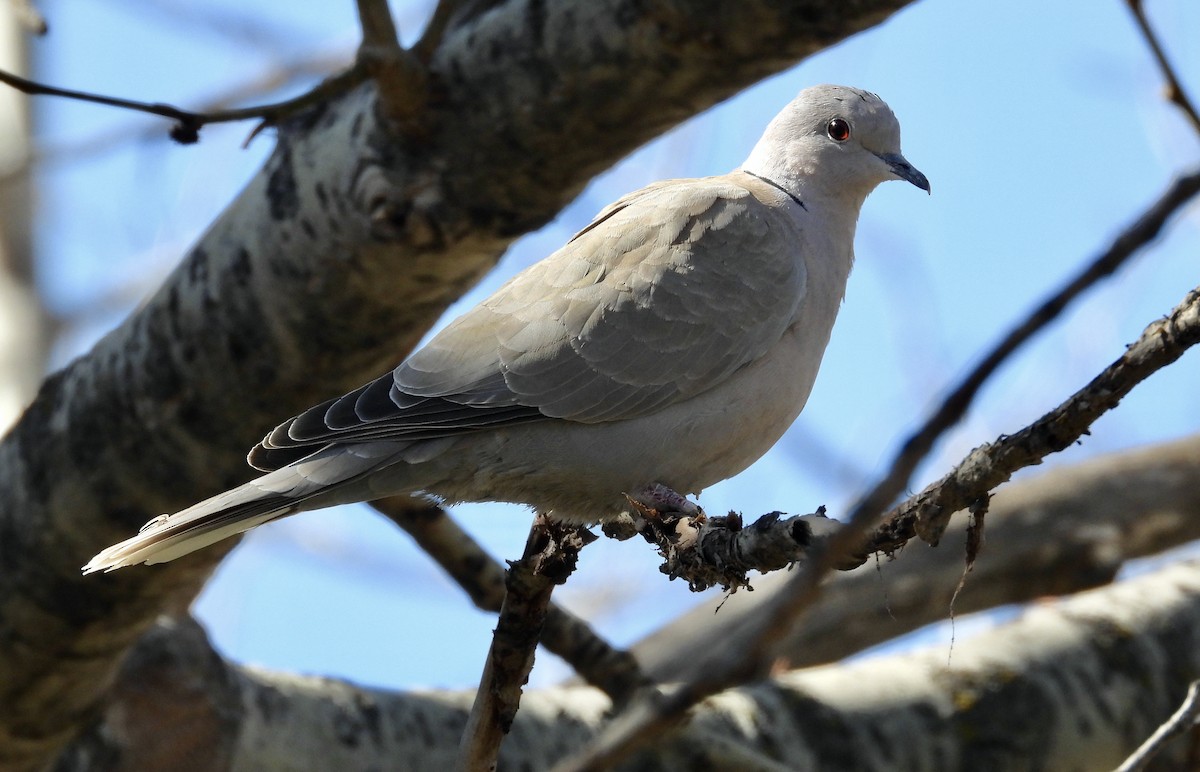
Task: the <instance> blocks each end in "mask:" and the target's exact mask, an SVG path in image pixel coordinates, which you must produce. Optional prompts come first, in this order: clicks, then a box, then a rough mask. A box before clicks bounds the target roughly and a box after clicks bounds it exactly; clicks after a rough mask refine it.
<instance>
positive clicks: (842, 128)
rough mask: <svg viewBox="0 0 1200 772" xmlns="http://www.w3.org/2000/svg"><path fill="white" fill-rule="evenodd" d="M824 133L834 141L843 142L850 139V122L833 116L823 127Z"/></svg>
mask: <svg viewBox="0 0 1200 772" xmlns="http://www.w3.org/2000/svg"><path fill="white" fill-rule="evenodd" d="M825 133H826V134H828V135H829V138H830V139H832V140H833V141H834V142H845V141H846V140H848V139H850V124H849V123H847V122H846V121H845V120H844V119H842V118H834V119H833V120H832V121H830V122H829V125H828V126H826V127H825Z"/></svg>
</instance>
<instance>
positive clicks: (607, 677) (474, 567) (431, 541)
mask: <svg viewBox="0 0 1200 772" xmlns="http://www.w3.org/2000/svg"><path fill="white" fill-rule="evenodd" d="M371 505H372V506H373V507H375V509H376V510H378V511H379V512H380V513H381V514H383V515H384V516H385V517H387V518H388V519H389V520H391V521H392V522H393V523H395V524H396V525H398V526H400V527H401V528H403V529H404V530H405V531H407V532H408V534H409V535H410V536H412V538H413V540H414V541H416V543H417V545H418V546H420V547H421V549H423V550H424V551H425V552H426V553H427V554H428V555H429V556H430V557H432V558H433V559H434V561H436V562H437V564H438V565H439V566H441V567H442V569H443V570H444V571H445V572H446V573H447V574H448V575H449V576H450V578H451V579H453V580H454V581H455V582H457V583H458V585H459V586H460V587H462V589H463V590H464V591H465V592H466V593H467V595H468V596H469V597H470V598H471V601H472V602H473V603H474V604H475V605H476V606H477V607H479V608H480V609H482V610H484V611H491V612H499V611H500V607H501V605H502V604H503V602H504V569H503V568H501V567H500V564H499V563H497V562H496V561H495V560H493V559H492V557H491V556H490V555H488V553H487V551H486V550H484V549H483V547H481V546H480V545H479V543H478V542H477V541H475V540H474V539H473V538H472V537H471V535H470V534H468V533H467V532H466V531H464V530H463V529H462V528H461V527H459V525H458V524H457V523H456V522H454V520H453V519H452V518H451V517H450V516H449V515H447V514H446V512H445V510H443V509H442V508H441V507H438V506H436V505H434V504H429V503H426V502H422V501H420V500H417V499H413V498H411V497H408V496H395V497H392V498H388V499H380V500H379V501H375V502H372V504H371ZM540 643H541V644H542V645H543V646H545V647H546V650H547V651H549V652H551V653H553V654H555V655H557V656H559V657H562V659H563V660H564V661H566V662H567V664H569V665H570V666H571V667H572V668H574V669H575V672H576V673H578V674H579V676H580V677H581V678H583V679H584V680H585V681H587V682H588V683H589V684H591V685H592V686H595V687H596V688H597V689H600V690H601V691H603V692H604V693H605V694H607V695H608V696H609V698H611V699H612V701H613V704H614V705H622V704H624V703H625V702H626V701H628V699H629V698H630V697H632V696H633V694H634V693H635V692H636V691H637V690H638V689H641V688H643V687H645V686H648V685H650V683H651V682H650V679H648V678H647V677H646V676H645V674H644V673H642V671H641V668H640V667H639V666H638V664H637V660H635V659H634V658H633V656H632V655H631V654H630V653H629V652H627V651H625V650H623V649H618V648H615V647H613V646H612V645H611V644H609V643H608V642H607V641H605V640H604V639H603V638H601V637H600V636H599V635H597V634H596V632H595V631H593V630H592V628H591V626H589V625H588V623H587V622H585V621H583V620H582V619H580V618H579V617H577V616H575V615H574V614H572V613H571V612H569V611H567V610H566V609H564V608H562V607H561V606H558V605H556V604H554V603H551V604H550V608H549V609H548V610H547V612H546V623H545V625H544V627H543V628H542V637H541V641H540Z"/></svg>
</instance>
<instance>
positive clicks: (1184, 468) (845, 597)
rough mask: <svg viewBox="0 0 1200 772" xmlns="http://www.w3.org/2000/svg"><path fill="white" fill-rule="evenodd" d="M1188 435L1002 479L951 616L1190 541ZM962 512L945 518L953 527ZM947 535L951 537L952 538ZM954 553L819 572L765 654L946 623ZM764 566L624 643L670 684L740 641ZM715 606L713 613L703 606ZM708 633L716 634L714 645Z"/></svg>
mask: <svg viewBox="0 0 1200 772" xmlns="http://www.w3.org/2000/svg"><path fill="white" fill-rule="evenodd" d="M1197 479H1200V434H1196V435H1192V436H1191V437H1186V438H1184V439H1182V440H1177V441H1175V442H1170V443H1165V444H1162V445H1155V446H1151V447H1148V448H1140V449H1138V450H1134V451H1124V452H1121V453H1113V454H1109V455H1106V456H1101V457H1097V458H1091V459H1088V460H1086V461H1083V462H1081V463H1078V464H1073V465H1070V466H1060V467H1057V468H1055V469H1053V470H1051V471H1048V472H1044V473H1042V474H1040V475H1036V476H1031V477H1027V478H1025V479H1022V480H1018V481H1013V482H1011V483H1009V484H1008V485H1004V486H1002V487H1001V488H1000V489H999V490H997V491H996V493H995V495H994V496H993V497H992V500H991V504H990V506H989V509H988V516H987V528H988V540H989V543H990V544H991V545H994V548H992V549H986V550H984V551H983V553H982V554H981V555H980V557H979V561H978V562H977V563H976V565H975V567H974V569H973V571H972V575H971V576H972V578H971V581H969V582H968V583H967V584H966V586H965V587H964V588H963V590H962V592H961V594H960V595H959V596H958V599H957V601H956V602H955V612H956V613H957V614H964V613H968V612H972V611H982V610H984V609H989V608H993V607H995V606H999V605H1003V604H1007V603H1024V602H1029V601H1033V600H1035V599H1042V598H1045V597H1047V596H1052V595H1064V594H1068V593H1075V592H1079V591H1080V590H1084V589H1089V588H1093V587H1097V586H1101V585H1104V584H1107V583H1109V582H1112V581H1114V580H1115V579H1116V576H1117V573H1118V571H1120V570H1121V567H1122V566H1123V565H1124V564H1125V563H1126V562H1127V561H1129V560H1132V559H1134V558H1138V557H1144V556H1147V555H1152V554H1156V553H1159V552H1162V551H1163V550H1165V549H1169V548H1171V547H1176V546H1179V545H1181V544H1184V543H1186V542H1189V541H1192V540H1195V539H1200V518H1197V517H1195V516H1194V513H1195V512H1200V486H1198V485H1196V480H1197ZM965 520H966V513H959V514H958V515H956V516H955V522H952V523H951V526H950V527H951V529H953V530H954V531H955V532H956V533H957V532H958V531H959V530H960V526H962V525H963V521H965ZM957 543H958V541H957V538H956V539H955V544H957ZM961 573H962V552H961V551H960V550H958V549H956V548H955V547H950V546H949V541H948V540H947V543H946V544H943V546H942V548H940V549H931V548H928V547H926V546H925V545H917V544H913V545H909V547H908V548H907V549H905V550H903V551H902V552H901V553H900V554H899V555H897V556H896V559H895V560H892V561H888V562H886V563H883V564H878V563H874V562H872V563H869V564H868V565H866V566H864V567H862V568H860V569H859V570H857V571H851V572H843V573H840V574H838V575H837V576H834V577H831V578H830V581H829V582H827V583H826V584H825V585H824V589H823V590H822V592H821V598H820V599H819V600H818V602H817V603H816V605H814V606H813V608H811V609H809V611H808V613H807V614H805V616H804V623H803V624H801V625H797V626H796V627H795V628H794V629H793V630H792V631H791V633H790V634H789V635H788V637H787V638H785V639H784V640H782V641H780V643H779V645H778V646H777V647H775V648H774V649H773V650H772V652H771V658H772V659H773V660H774V661H776V662H778V661H783V662H786V663H787V664H788V666H789V667H792V668H800V667H812V666H814V665H820V664H825V663H829V662H834V661H838V660H841V659H843V658H845V657H847V656H850V655H852V654H854V653H856V652H859V651H862V650H863V649H866V648H868V647H870V646H875V645H878V644H880V643H883V642H884V641H887V640H890V639H893V638H895V637H897V636H900V635H903V634H905V633H908V632H910V631H912V630H915V629H917V628H918V627H920V626H922V625H925V624H929V623H932V622H939V621H943V620H945V619H946V615H947V609H948V607H949V605H950V599H951V596H952V593H953V592H954V588H955V585H956V583H957V581H958V579H959V577H960V576H961ZM786 579H787V576H786V575H784V574H775V575H773V576H770V577H764V578H763V579H762V580H761V581H756V582H755V584H754V590H755V591H754V592H752V593H750V592H744V593H738V594H737V595H734V596H733V597H731V598H710V599H708V600H706V601H705V602H703V603H701V604H700V605H699V606H697V607H696V608H694V609H692V610H691V611H689V612H687V613H686V614H685V615H683V616H682V617H680V618H678V619H676V620H674V621H672V622H670V623H668V625H667V626H666V627H664V628H663V629H661V630H659V631H657V632H655V633H654V634H653V635H651V636H650V637H649V638H647V639H645V640H643V641H640V642H638V643H636V644H634V646H633V647H632V649H631V651H632V653H633V654H634V655H635V656H636V657H637V658H638V661H639V662H640V663H641V664H642V667H643V668H644V669H645V671H646V673H647V674H648V675H649V676H650V677H652V678H654V679H656V680H658V681H680V680H684V679H687V678H691V677H693V676H694V674H696V673H699V672H703V671H704V670H707V669H708V668H711V667H713V666H714V664H715V663H716V662H718V661H719V660H720V659H721V658H722V656H723V654H724V651H726V650H731V651H740V650H743V649H744V648H745V647H746V646H748V645H749V643H748V638H749V635H748V634H749V633H751V632H752V631H753V628H754V624H753V622H752V620H753V618H754V617H756V616H758V615H759V614H761V613H763V609H764V608H766V607H767V606H768V605H769V602H770V599H771V597H772V596H773V595H775V594H776V593H777V592H780V591H782V590H783V589H784V587H785V585H786ZM718 605H720V607H721V613H720V614H715V615H714V612H715V610H716V607H717V606H718ZM712 641H720V642H721V645H720V646H719V647H715V646H713V645H712Z"/></svg>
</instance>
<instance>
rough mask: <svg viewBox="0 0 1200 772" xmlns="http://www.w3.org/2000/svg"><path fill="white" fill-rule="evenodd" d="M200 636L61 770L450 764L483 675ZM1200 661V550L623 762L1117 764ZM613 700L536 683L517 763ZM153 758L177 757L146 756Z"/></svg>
mask: <svg viewBox="0 0 1200 772" xmlns="http://www.w3.org/2000/svg"><path fill="white" fill-rule="evenodd" d="M204 645H205V644H204V638H203V631H201V630H200V629H199V627H198V626H196V625H194V623H190V624H187V623H185V624H183V625H182V626H177V625H174V624H164V625H162V626H160V627H159V628H157V629H156V630H155V632H154V634H152V635H150V636H147V637H146V638H144V639H143V640H142V642H141V643H140V644H139V646H138V648H137V649H135V651H134V654H133V656H131V658H130V664H128V665H126V666H125V668H123V672H122V674H121V679H120V680H119V683H118V687H117V689H116V690H115V691H114V694H115V695H116V696H117V697H118V698H123V699H128V698H129V696H130V695H131V694H134V695H136V693H137V692H138V688H137V687H130V686H129V685H128V684H126V683H125V682H126V679H129V678H133V679H135V680H136V681H137V682H140V683H148V684H152V685H154V686H155V687H156V688H161V691H159V692H158V693H157V695H156V696H157V697H158V698H159V700H160V701H161V702H163V703H164V704H166V705H170V706H172V710H171V715H170V716H169V717H168V718H169V719H173V720H170V721H164V720H161V719H159V718H158V717H156V720H155V721H153V722H147V724H146V726H143V730H142V733H141V734H139V733H138V731H137V727H136V725H135V722H133V721H125V722H124V723H122V721H121V719H122V718H123V717H124V716H127V715H128V714H129V713H130V712H132V711H131V710H130V709H128V708H121V707H119V706H114V707H110V709H109V714H108V718H109V725H108V726H107V727H105V728H101V727H100V726H97V727H95V728H93V731H92V732H91V733H90V734H89V735H88V736H87V738H86V742H85V743H82V744H80V745H79V746H77V747H76V748H75V751H74V753H73V754H72V755H71V756H70V757H68V758H67V759H64V763H63V765H62V767H61V769H62V770H63V772H66V771H67V770H76V769H79V770H82V769H114V770H131V771H132V770H141V769H148V768H157V769H214V770H215V769H246V770H251V769H253V770H258V769H378V770H392V769H395V770H407V771H409V772H421V770H431V771H432V772H441V770H444V769H447V768H450V767H451V766H452V764H453V760H454V756H455V753H456V752H457V745H458V738H459V735H460V734H461V731H462V728H463V726H464V725H465V723H466V720H467V714H468V712H469V710H470V705H471V700H472V695H471V694H470V693H457V694H445V693H439V694H390V693H386V692H380V691H374V690H366V689H358V688H355V687H353V686H351V685H349V684H346V683H343V682H339V681H334V680H331V679H323V678H313V677H302V676H295V675H287V674H277V673H269V672H264V671H259V670H253V669H247V668H238V667H229V666H221V665H220V663H219V662H218V661H216V660H215V659H214V658H212V656H211V654H207V653H205V651H204ZM1018 674H1019V676H1020V677H1014V676H1017V675H1018ZM1198 675H1200V566H1197V565H1196V564H1194V563H1191V564H1177V565H1175V566H1172V567H1170V568H1167V569H1165V570H1163V571H1161V572H1159V573H1156V574H1152V575H1148V576H1144V577H1142V578H1139V579H1136V580H1131V581H1129V582H1124V583H1121V584H1118V585H1113V586H1110V587H1107V588H1104V589H1102V590H1094V591H1090V592H1087V593H1084V594H1082V595H1080V596H1077V597H1074V598H1071V599H1069V600H1067V601H1064V602H1062V603H1058V604H1053V605H1050V604H1045V605H1042V606H1040V607H1038V608H1035V609H1034V610H1032V611H1030V612H1029V613H1027V614H1026V615H1024V616H1023V617H1022V618H1021V619H1020V620H1019V621H1017V622H1015V623H1012V624H1009V625H1006V626H1004V627H1002V628H999V629H997V630H995V631H992V632H990V633H987V634H985V635H982V636H980V637H978V638H975V639H971V640H965V641H959V642H958V643H956V644H955V646H954V648H953V650H952V651H947V650H946V649H945V648H940V647H937V648H934V649H932V650H929V651H926V652H919V653H915V654H905V655H899V656H890V657H879V658H876V659H872V660H867V661H864V662H860V663H857V664H853V665H842V666H838V667H825V668H815V669H812V670H806V671H795V672H790V673H786V674H784V675H781V676H778V677H775V678H772V679H770V680H769V681H765V682H763V683H760V684H757V685H753V686H747V687H742V688H738V689H734V690H731V691H729V692H726V693H723V694H721V695H718V696H716V697H714V698H712V699H709V700H707V701H705V702H704V703H702V704H701V705H700V706H699V707H698V708H697V710H696V712H695V715H694V719H693V721H692V722H691V724H690V725H688V726H687V727H686V728H684V729H683V730H682V731H680V732H675V733H670V734H667V735H664V736H662V737H660V738H659V739H658V741H657V742H656V743H655V746H654V747H653V748H652V749H650V750H649V751H646V752H644V753H645V755H643V756H642V757H641V758H638V759H634V760H633V761H631V762H629V763H627V764H625V765H622V766H621V767H620V768H621V769H629V770H633V769H655V770H695V769H752V770H784V769H820V770H823V772H836V771H837V770H860V771H861V770H880V772H884V771H888V772H890V771H891V770H899V769H902V770H911V771H912V772H920V770H961V769H987V770H995V771H997V772H999V771H1001V770H1013V771H1014V772H1017V771H1018V770H1028V769H1031V768H1036V769H1040V770H1045V771H1046V772H1054V771H1055V770H1063V772H1068V771H1074V770H1081V769H1111V768H1112V767H1114V766H1115V765H1116V764H1117V763H1119V762H1120V760H1121V759H1123V758H1124V757H1125V755H1126V754H1128V753H1129V752H1130V751H1131V750H1132V749H1133V748H1135V747H1137V745H1138V744H1139V743H1140V741H1141V740H1142V739H1143V738H1145V737H1146V736H1148V735H1149V734H1150V733H1151V731H1153V729H1154V728H1155V727H1156V726H1157V725H1158V724H1159V723H1160V722H1161V721H1163V720H1164V719H1165V718H1166V717H1167V716H1169V715H1170V714H1171V712H1172V711H1173V710H1174V709H1175V707H1176V705H1177V704H1178V702H1179V700H1180V699H1182V697H1183V694H1184V692H1185V690H1186V689H1187V685H1188V683H1189V681H1191V680H1194V679H1195V678H1196V677H1197V676H1198ZM143 689H144V687H143ZM146 691H149V690H146ZM608 707H609V702H608V700H607V699H606V698H605V697H604V696H603V695H602V694H600V692H598V691H596V690H594V689H591V688H587V687H564V688H558V689H550V690H539V691H533V692H529V693H527V694H526V695H525V697H524V698H523V700H522V705H521V712H520V713H519V714H518V716H517V720H516V722H515V723H514V725H513V732H512V735H511V736H510V738H509V740H508V742H506V743H505V745H504V747H503V749H502V750H501V755H500V766H501V768H502V769H548V768H549V767H550V766H551V765H552V764H553V763H554V762H555V761H558V760H561V759H563V758H565V757H567V756H569V755H570V753H571V752H572V751H573V750H575V749H577V748H579V747H580V745H582V744H583V743H584V742H585V741H586V740H588V739H589V738H590V737H591V736H593V734H594V733H595V732H596V731H597V730H598V729H599V728H600V726H601V725H602V724H603V722H604V721H605V720H606V718H607V709H608ZM134 710H136V707H135V708H134ZM147 726H152V727H153V729H152V730H150V731H149V732H147V731H146V727H147ZM1179 750H1180V749H1179V748H1178V747H1176V748H1169V749H1168V751H1167V753H1168V754H1172V753H1177V752H1178V751H1179ZM189 753H190V755H189ZM153 754H158V755H153ZM1169 759H1170V756H1168V758H1167V761H1168V762H1169ZM147 760H153V761H154V762H155V763H157V764H160V765H161V766H155V767H147V766H139V764H144V763H147ZM185 762H186V763H185ZM1168 768H1172V767H1168ZM1173 768H1179V767H1178V766H1176V767H1173Z"/></svg>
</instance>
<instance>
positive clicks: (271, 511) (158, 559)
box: [83, 444, 394, 574]
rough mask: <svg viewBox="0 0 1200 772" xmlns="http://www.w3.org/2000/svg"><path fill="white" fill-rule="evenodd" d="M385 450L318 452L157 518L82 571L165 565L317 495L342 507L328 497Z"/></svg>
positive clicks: (373, 464) (292, 509) (362, 448)
mask: <svg viewBox="0 0 1200 772" xmlns="http://www.w3.org/2000/svg"><path fill="white" fill-rule="evenodd" d="M383 450H384V448H382V447H381V445H376V446H374V447H373V446H372V445H369V444H367V445H359V446H349V447H347V448H341V449H334V448H326V449H325V450H322V451H318V452H317V453H314V454H313V455H311V456H309V457H307V458H305V459H303V460H300V461H297V462H295V463H293V464H290V465H288V466H285V467H283V468H281V469H277V470H276V471H274V472H270V473H268V474H265V475H263V476H262V477H259V478H258V479H256V480H251V481H250V482H248V483H245V484H244V485H240V486H238V487H237V488H233V489H232V490H228V491H226V492H224V493H220V494H217V495H216V496H213V497H212V498H210V499H206V500H204V501H201V502H200V503H199V504H195V505H193V506H190V507H188V508H187V509H184V510H181V511H179V512H176V513H175V514H173V515H162V516H160V517H156V518H154V519H153V520H151V521H150V522H148V523H146V524H145V525H144V526H142V528H141V530H140V531H139V532H138V534H137V535H136V536H133V537H131V538H129V539H126V540H125V541H123V542H121V543H119V544H114V545H113V546H111V547H109V548H107V549H105V550H103V551H101V552H100V553H99V554H97V555H96V556H95V557H94V558H92V559H91V560H90V561H88V564H87V565H86V566H84V567H83V572H84V573H85V574H90V573H93V572H96V571H106V572H107V571H113V570H115V569H118V568H123V567H125V566H132V565H136V564H138V563H148V564H149V563H165V562H167V561H168V560H174V559H175V558H178V557H182V556H183V555H186V554H188V553H190V552H195V551H196V550H198V549H201V548H203V547H207V546H208V545H210V544H215V543H216V542H218V541H221V540H222V539H226V538H228V537H230V536H234V535H236V534H239V533H242V532H243V531H248V530H250V529H251V528H254V527H255V526H258V525H262V524H263V523H266V522H269V521H271V520H276V519H278V518H281V517H285V516H286V515H290V514H293V513H295V512H299V511H301V510H303V509H307V508H309V507H307V506H305V504H306V503H307V502H309V501H310V500H311V499H314V498H316V497H320V500H321V503H320V506H329V505H330V504H335V503H340V502H338V501H336V500H333V496H331V495H330V494H336V492H338V491H339V489H341V488H343V487H344V486H347V485H348V484H350V483H353V482H354V481H355V480H357V479H358V478H360V477H362V475H363V474H364V473H367V472H370V471H372V470H373V469H376V468H378V466H379V465H380V461H381V459H382V458H383V457H384V456H385V455H386V454H385V453H383V452H381V451H383ZM393 452H394V446H393ZM358 498H361V497H358Z"/></svg>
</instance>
